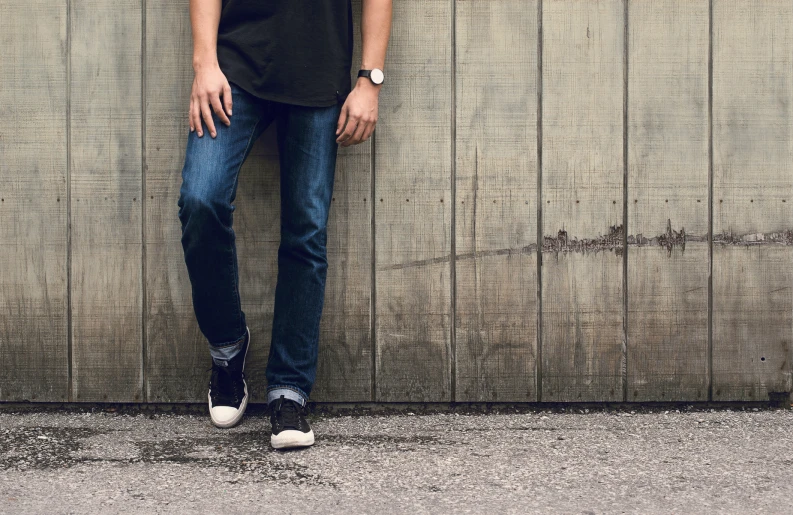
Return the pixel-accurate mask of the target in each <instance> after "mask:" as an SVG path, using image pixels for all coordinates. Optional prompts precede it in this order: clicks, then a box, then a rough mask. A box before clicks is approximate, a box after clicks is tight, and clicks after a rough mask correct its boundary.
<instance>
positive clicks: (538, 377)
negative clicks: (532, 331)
mask: <svg viewBox="0 0 793 515" xmlns="http://www.w3.org/2000/svg"><path fill="white" fill-rule="evenodd" d="M542 245H543V232H542V0H538V1H537V353H536V358H535V362H534V377H535V381H536V390H537V402H542Z"/></svg>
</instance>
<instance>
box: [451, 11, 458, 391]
mask: <svg viewBox="0 0 793 515" xmlns="http://www.w3.org/2000/svg"><path fill="white" fill-rule="evenodd" d="M451 4H452V7H451V24H452V27H451V81H450V82H451V102H450V103H451V120H450V126H451V127H450V132H451V136H450V137H451V141H450V147H451V156H450V157H451V163H450V165H451V166H450V167H449V168H450V170H451V197H452V198H451V206H452V207H451V228H450V233H451V249H450V251H451V259H449V287H450V291H449V294H450V296H451V299H450V300H451V302H450V304H451V305H450V308H451V319H450V324H449V325H450V328H449V329H450V335H449V340H450V347H451V355H450V357H449V361H450V364H451V366H450V371H449V375H450V376H451V377H450V379H451V394H450V398H451V401H452V402H455V401H456V400H457V241H456V238H457V230H456V229H457V228H456V227H455V226H456V224H457V219H456V215H457V213H456V209H455V208H456V206H457V9H456V7H457V0H451Z"/></svg>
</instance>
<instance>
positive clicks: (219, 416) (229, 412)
mask: <svg viewBox="0 0 793 515" xmlns="http://www.w3.org/2000/svg"><path fill="white" fill-rule="evenodd" d="M209 411H210V413H211V415H212V420H213V421H214V422H215V423H217V424H228V423H230V422H233V421H234V420H235V419H236V418H237V417H238V416H239V413H240V410H238V409H237V408H234V407H232V406H215V407H214V408H211V409H210V410H209Z"/></svg>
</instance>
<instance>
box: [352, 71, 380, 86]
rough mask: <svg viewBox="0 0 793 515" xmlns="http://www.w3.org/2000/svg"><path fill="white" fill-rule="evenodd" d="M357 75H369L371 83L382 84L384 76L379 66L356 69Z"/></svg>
mask: <svg viewBox="0 0 793 515" xmlns="http://www.w3.org/2000/svg"><path fill="white" fill-rule="evenodd" d="M358 77H369V80H370V81H372V84H382V83H383V79H384V78H385V76H384V75H383V70H381V69H380V68H372V69H371V70H358Z"/></svg>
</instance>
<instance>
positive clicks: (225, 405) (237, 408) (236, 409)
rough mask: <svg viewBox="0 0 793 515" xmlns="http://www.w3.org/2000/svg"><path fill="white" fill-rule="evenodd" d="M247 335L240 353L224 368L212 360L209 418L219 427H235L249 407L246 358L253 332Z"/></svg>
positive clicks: (248, 330) (248, 331)
mask: <svg viewBox="0 0 793 515" xmlns="http://www.w3.org/2000/svg"><path fill="white" fill-rule="evenodd" d="M245 330H246V331H247V334H246V335H245V341H244V342H243V344H242V348H241V349H240V352H239V353H237V355H236V356H234V357H233V358H231V359H230V360H229V362H228V366H226V367H223V366H220V365H218V364H217V363H215V360H212V376H211V377H210V379H209V395H208V398H209V416H210V418H211V419H212V423H213V424H215V426H217V427H223V428H227V427H233V426H235V425H237V423H238V422H239V421H240V420H241V419H242V414H243V413H245V408H247V407H248V385H247V384H246V383H245V372H244V370H245V356H246V355H247V354H248V347H250V340H251V332H250V329H248V328H247V327H246V328H245Z"/></svg>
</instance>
